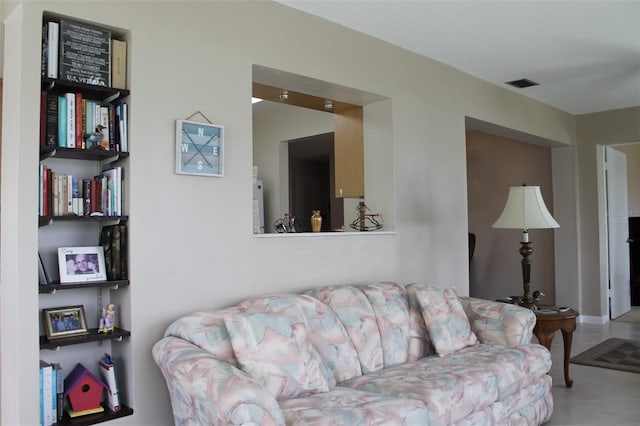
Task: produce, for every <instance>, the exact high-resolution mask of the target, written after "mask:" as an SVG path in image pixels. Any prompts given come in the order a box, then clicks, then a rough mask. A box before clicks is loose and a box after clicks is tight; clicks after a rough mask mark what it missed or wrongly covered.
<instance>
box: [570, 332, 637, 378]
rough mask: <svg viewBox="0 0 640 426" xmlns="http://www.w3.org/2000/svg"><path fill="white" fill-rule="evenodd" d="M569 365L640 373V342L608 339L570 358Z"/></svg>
mask: <svg viewBox="0 0 640 426" xmlns="http://www.w3.org/2000/svg"><path fill="white" fill-rule="evenodd" d="M570 362H571V363H573V364H582V365H590V366H593V367H602V368H611V369H614V370H623V371H630V372H633V373H640V342H639V341H636V340H627V339H609V340H605V341H604V342H602V343H600V344H598V345H596V346H594V347H593V348H591V349H588V350H586V351H584V352H582V353H581V354H579V355H576V356H574V357H573V358H571V361H570Z"/></svg>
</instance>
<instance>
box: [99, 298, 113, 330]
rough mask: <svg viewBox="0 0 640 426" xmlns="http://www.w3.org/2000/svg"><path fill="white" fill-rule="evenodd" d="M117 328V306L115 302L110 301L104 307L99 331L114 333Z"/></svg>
mask: <svg viewBox="0 0 640 426" xmlns="http://www.w3.org/2000/svg"><path fill="white" fill-rule="evenodd" d="M115 329H116V306H115V305H114V304H113V303H109V304H108V305H107V306H106V307H105V308H103V309H102V316H101V317H100V324H99V325H98V333H99V334H102V333H105V334H106V333H113V331H114V330H115Z"/></svg>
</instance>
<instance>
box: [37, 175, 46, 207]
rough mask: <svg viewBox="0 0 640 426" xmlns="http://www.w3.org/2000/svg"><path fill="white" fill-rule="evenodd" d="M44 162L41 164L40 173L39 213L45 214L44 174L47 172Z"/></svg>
mask: <svg viewBox="0 0 640 426" xmlns="http://www.w3.org/2000/svg"><path fill="white" fill-rule="evenodd" d="M46 168H47V166H45V165H44V164H40V173H39V174H38V186H39V187H38V215H39V216H44V175H45V173H46Z"/></svg>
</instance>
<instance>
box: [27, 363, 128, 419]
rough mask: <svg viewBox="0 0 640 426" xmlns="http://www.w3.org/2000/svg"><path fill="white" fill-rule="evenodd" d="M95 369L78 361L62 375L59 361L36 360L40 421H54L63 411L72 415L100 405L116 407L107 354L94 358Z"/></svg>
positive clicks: (115, 384) (114, 382)
mask: <svg viewBox="0 0 640 426" xmlns="http://www.w3.org/2000/svg"><path fill="white" fill-rule="evenodd" d="M97 369H98V371H99V375H95V374H93V373H92V372H91V371H90V370H89V369H87V368H86V367H85V366H83V365H82V364H80V363H78V364H76V366H75V367H74V368H73V370H71V371H70V372H69V374H68V375H67V377H66V378H64V375H63V368H62V366H61V365H60V364H59V363H48V362H47V361H44V360H40V372H39V374H40V375H39V384H40V386H39V388H40V389H39V391H40V425H41V426H51V425H55V424H57V423H58V422H61V421H62V420H63V419H64V418H65V414H66V416H68V417H69V418H76V417H80V416H84V415H89V414H95V413H101V412H104V410H105V408H104V406H106V407H107V408H108V409H109V410H110V411H112V412H118V411H120V396H119V391H118V382H117V378H116V371H115V370H116V367H115V363H114V362H113V360H112V358H111V356H110V355H109V354H105V355H104V357H103V358H102V359H100V360H99V361H98V362H97ZM103 405H104V406H103Z"/></svg>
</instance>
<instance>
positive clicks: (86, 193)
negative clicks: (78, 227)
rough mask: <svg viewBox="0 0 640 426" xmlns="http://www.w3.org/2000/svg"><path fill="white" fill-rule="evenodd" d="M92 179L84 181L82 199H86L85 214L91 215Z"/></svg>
mask: <svg viewBox="0 0 640 426" xmlns="http://www.w3.org/2000/svg"><path fill="white" fill-rule="evenodd" d="M91 182H92V180H91V179H83V180H82V197H83V198H84V205H83V214H84V215H89V214H91V186H92V185H91Z"/></svg>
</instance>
